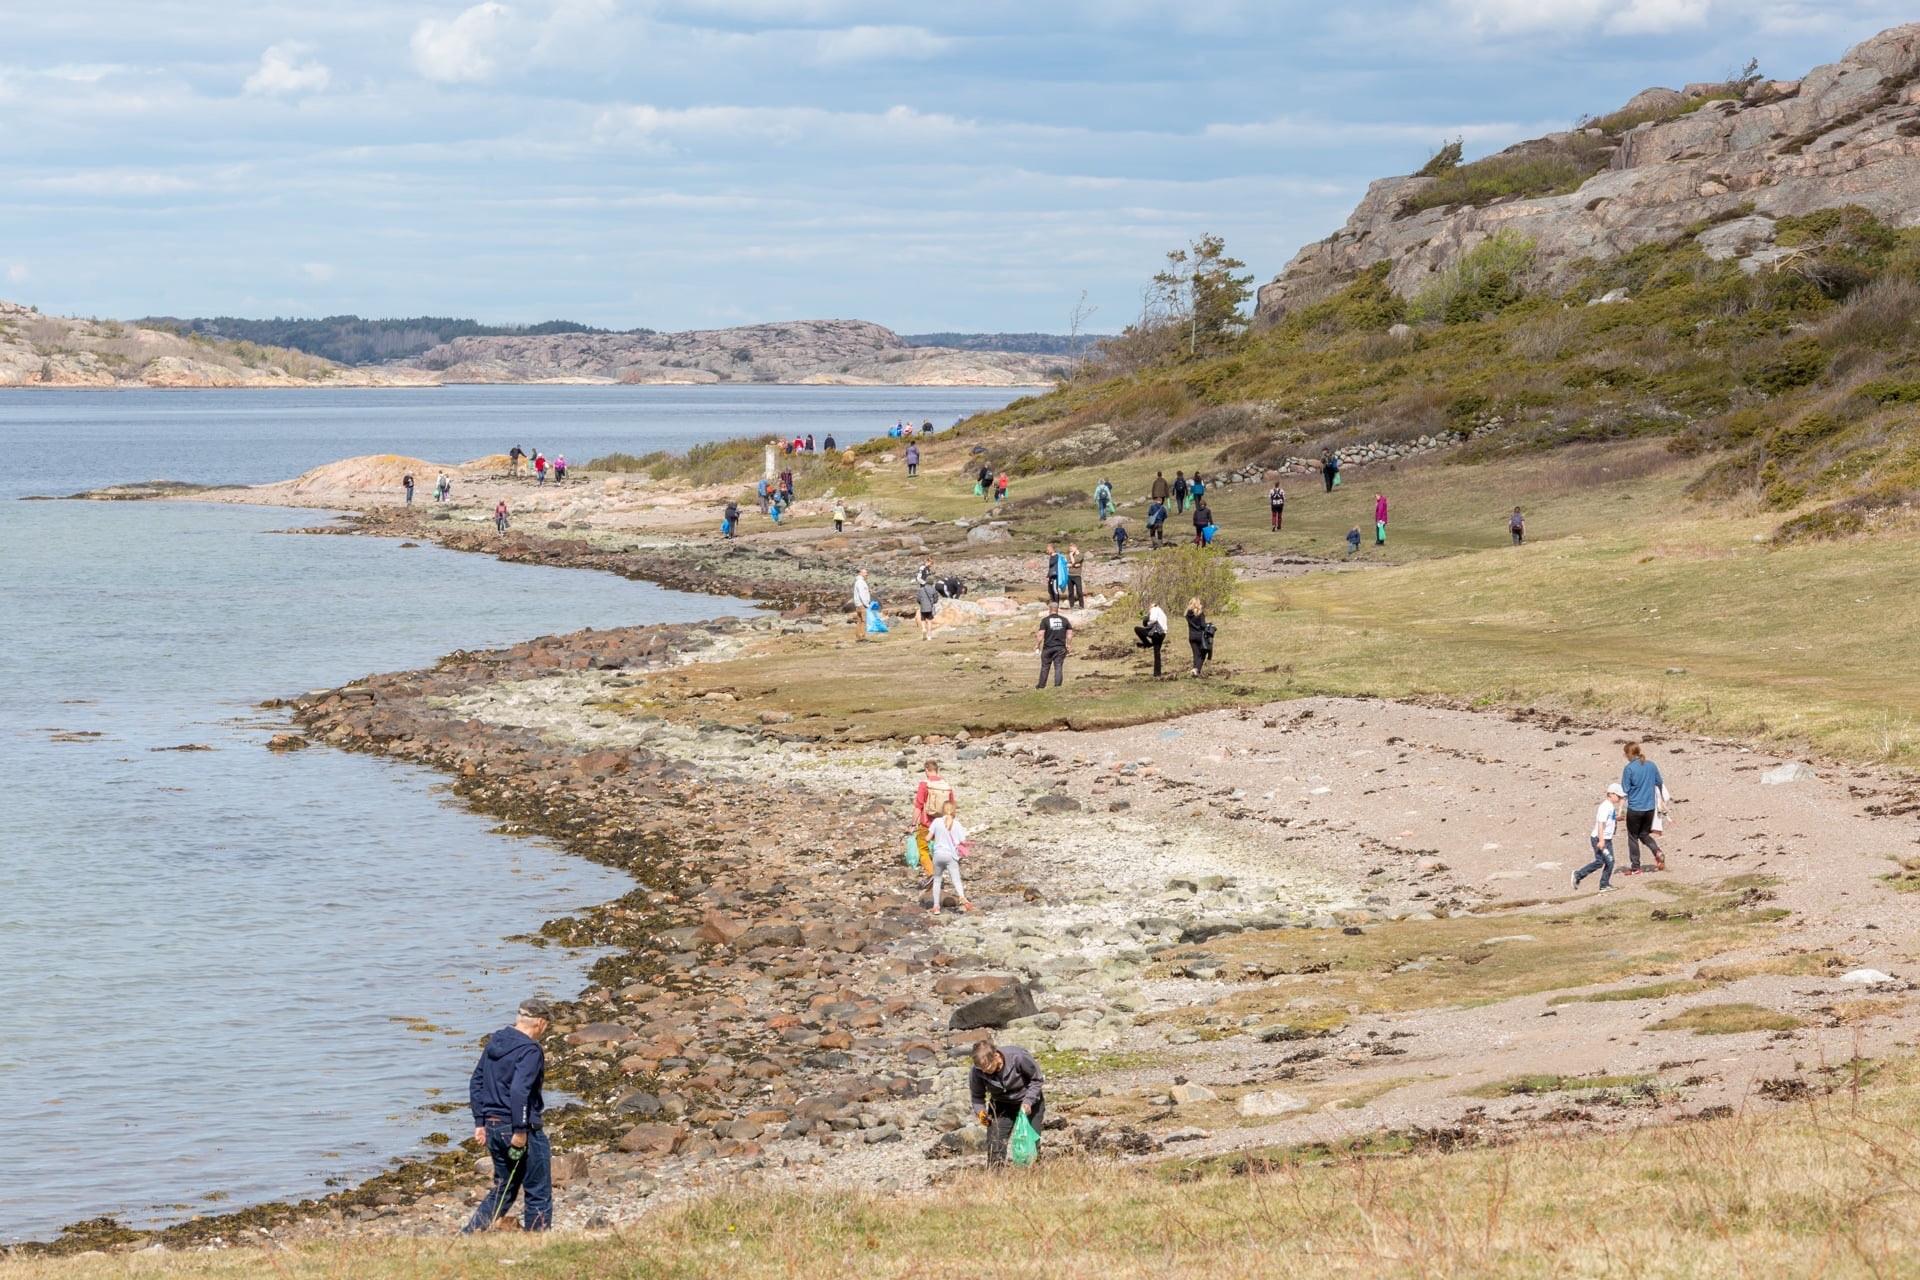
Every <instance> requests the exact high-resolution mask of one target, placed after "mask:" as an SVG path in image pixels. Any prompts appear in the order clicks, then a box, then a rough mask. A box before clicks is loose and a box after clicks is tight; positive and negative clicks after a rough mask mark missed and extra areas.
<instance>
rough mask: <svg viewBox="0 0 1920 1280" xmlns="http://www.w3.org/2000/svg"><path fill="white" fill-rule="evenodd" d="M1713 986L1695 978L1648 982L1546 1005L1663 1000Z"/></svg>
mask: <svg viewBox="0 0 1920 1280" xmlns="http://www.w3.org/2000/svg"><path fill="white" fill-rule="evenodd" d="M1713 985H1714V984H1713V983H1710V982H1702V981H1700V980H1699V979H1697V978H1675V979H1673V980H1671V981H1668V982H1649V983H1644V984H1642V985H1641V986H1637V987H1617V988H1615V989H1614V990H1612V991H1590V992H1583V993H1580V994H1571V995H1564V996H1555V997H1554V998H1553V999H1551V1000H1549V1001H1547V1003H1548V1004H1550V1005H1552V1004H1605V1003H1609V1002H1611V1001H1615V1000H1664V999H1666V998H1667V997H1668V996H1684V995H1692V994H1693V993H1694V992H1696V991H1706V990H1709V989H1710V988H1711V987H1712V986H1713Z"/></svg>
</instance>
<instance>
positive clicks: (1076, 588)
mask: <svg viewBox="0 0 1920 1280" xmlns="http://www.w3.org/2000/svg"><path fill="white" fill-rule="evenodd" d="M1086 602H1087V593H1086V592H1085V591H1084V590H1082V589H1081V586H1080V575H1079V574H1077V573H1073V574H1068V575H1067V603H1068V604H1069V605H1084V604H1086Z"/></svg>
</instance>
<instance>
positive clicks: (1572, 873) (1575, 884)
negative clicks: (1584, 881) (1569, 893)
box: [1567, 871, 1580, 889]
mask: <svg viewBox="0 0 1920 1280" xmlns="http://www.w3.org/2000/svg"><path fill="white" fill-rule="evenodd" d="M1567 875H1568V876H1569V877H1571V878H1572V880H1573V887H1574V888H1576V889H1578V888H1579V887H1580V873H1579V872H1578V871H1569V872H1568V873H1567Z"/></svg>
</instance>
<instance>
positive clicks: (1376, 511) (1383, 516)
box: [1373, 493, 1387, 547]
mask: <svg viewBox="0 0 1920 1280" xmlns="http://www.w3.org/2000/svg"><path fill="white" fill-rule="evenodd" d="M1373 545H1374V546H1376V547H1384V546H1386V545H1387V495H1386V494H1384V493H1376V494H1374V495H1373Z"/></svg>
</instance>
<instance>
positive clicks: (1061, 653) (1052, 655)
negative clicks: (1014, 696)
mask: <svg viewBox="0 0 1920 1280" xmlns="http://www.w3.org/2000/svg"><path fill="white" fill-rule="evenodd" d="M1049 670H1051V671H1052V672H1053V687H1054V688H1056V689H1058V688H1059V687H1060V681H1061V680H1062V679H1063V678H1065V676H1066V674H1067V651H1066V650H1065V649H1042V650H1041V651H1040V683H1038V684H1036V685H1034V686H1033V687H1034V688H1036V689H1044V688H1046V687H1047V672H1048V671H1049Z"/></svg>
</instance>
